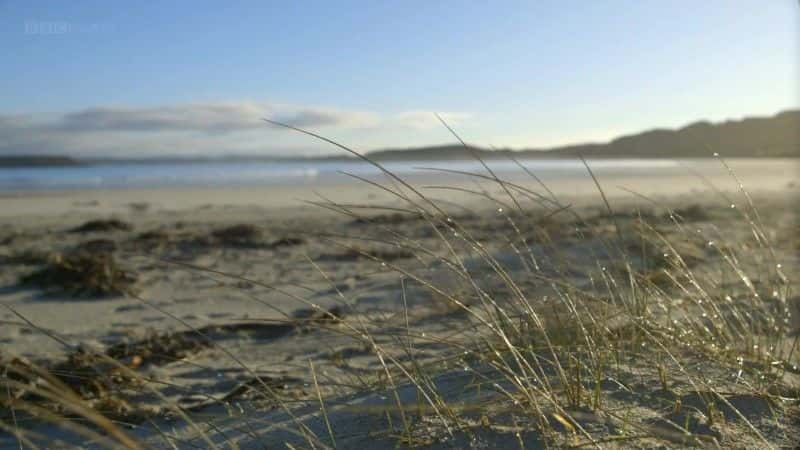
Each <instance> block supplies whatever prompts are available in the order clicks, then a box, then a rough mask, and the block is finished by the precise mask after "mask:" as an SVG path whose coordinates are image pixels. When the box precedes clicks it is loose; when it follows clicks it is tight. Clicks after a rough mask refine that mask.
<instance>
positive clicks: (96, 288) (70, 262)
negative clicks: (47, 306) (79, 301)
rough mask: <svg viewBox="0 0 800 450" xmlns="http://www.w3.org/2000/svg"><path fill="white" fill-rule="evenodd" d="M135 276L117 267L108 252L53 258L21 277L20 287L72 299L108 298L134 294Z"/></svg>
mask: <svg viewBox="0 0 800 450" xmlns="http://www.w3.org/2000/svg"><path fill="white" fill-rule="evenodd" d="M136 280H137V277H136V275H135V274H134V273H131V272H129V271H127V270H124V269H122V268H121V267H119V265H118V264H117V262H116V261H115V259H114V257H113V256H112V255H111V254H109V253H96V254H89V253H85V252H80V253H76V254H72V255H66V256H64V255H61V254H57V255H54V256H53V257H52V258H51V259H50V261H49V262H48V263H47V264H46V265H45V266H44V267H42V268H41V269H39V270H37V271H35V272H33V273H30V274H28V275H25V276H23V277H22V278H21V279H20V283H21V284H25V285H33V286H37V287H40V288H42V289H44V290H45V291H47V292H51V293H58V292H64V293H68V294H70V295H73V296H75V297H78V296H89V297H107V296H115V295H132V294H135V293H136V290H135V289H134V284H135V283H136Z"/></svg>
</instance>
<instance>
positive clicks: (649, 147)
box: [0, 110, 800, 168]
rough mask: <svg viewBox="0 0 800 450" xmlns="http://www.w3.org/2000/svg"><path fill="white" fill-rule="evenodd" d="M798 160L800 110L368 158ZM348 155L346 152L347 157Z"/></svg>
mask: <svg viewBox="0 0 800 450" xmlns="http://www.w3.org/2000/svg"><path fill="white" fill-rule="evenodd" d="M714 152H719V153H720V155H721V156H723V157H725V158H797V157H800V110H788V111H783V112H780V113H778V114H775V115H773V116H770V117H749V118H745V119H742V120H729V121H725V122H719V123H711V122H707V121H699V122H694V123H691V124H688V125H686V126H684V127H681V128H678V129H651V130H647V131H643V132H641V133H636V134H630V135H625V136H621V137H618V138H616V139H613V140H611V141H608V142H605V143H584V144H574V145H566V146H560V147H555V148H544V149H532V148H523V149H509V148H504V149H497V150H493V149H487V148H482V147H479V146H472V145H470V146H468V147H465V146H463V145H460V144H444V145H433V146H424V147H416V148H392V149H382V150H373V151H368V152H366V153H364V156H366V157H367V158H369V159H370V160H373V161H377V162H383V161H450V160H468V159H475V157H480V158H481V159H485V160H509V159H511V158H515V159H574V158H578V157H581V156H582V157H585V158H589V159H694V158H713V157H714ZM342 153H344V152H342ZM354 159H356V157H355V156H353V155H350V154H339V155H321V156H300V157H293V156H269V157H267V156H258V155H242V154H240V155H229V156H219V157H196V156H193V157H180V156H167V157H152V158H148V157H143V158H131V157H122V158H97V157H95V158H76V157H71V156H65V155H64V156H59V155H43V156H39V155H19V156H0V168H2V167H47V166H56V167H63V166H76V165H91V164H153V163H162V162H163V163H170V164H175V163H206V162H228V161H230V162H249V161H262V162H263V161H276V162H319V161H350V160H354Z"/></svg>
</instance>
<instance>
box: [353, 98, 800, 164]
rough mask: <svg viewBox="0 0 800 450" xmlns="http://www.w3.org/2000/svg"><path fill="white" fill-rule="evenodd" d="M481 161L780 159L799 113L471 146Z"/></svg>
mask: <svg viewBox="0 0 800 450" xmlns="http://www.w3.org/2000/svg"><path fill="white" fill-rule="evenodd" d="M471 150H472V152H477V153H478V154H479V155H480V156H481V157H482V158H485V159H495V158H507V157H508V156H509V155H513V156H515V157H518V158H565V157H576V156H578V155H583V156H586V157H600V158H702V157H709V156H711V155H712V154H713V152H719V153H720V154H722V155H723V156H726V157H745V158H750V157H753V158H785V157H798V156H800V110H789V111H784V112H781V113H778V114H776V115H774V116H771V117H750V118H745V119H742V120H729V121H725V122H720V123H711V122H708V121H700V122H695V123H692V124H689V125H686V126H684V127H682V128H678V129H674V130H669V129H653V130H648V131H644V132H641V133H636V134H631V135H627V136H621V137H618V138H616V139H614V140H612V141H609V142H606V143H587V144H576V145H569V146H563V147H556V148H548V149H522V150H516V151H512V150H508V149H503V150H489V149H484V148H479V147H472V148H471ZM368 156H369V157H370V158H373V159H375V160H378V161H389V160H420V159H437V160H441V159H445V160H447V159H465V158H471V157H472V153H471V152H470V151H468V150H465V149H464V148H463V147H462V146H460V145H455V144H454V145H441V146H432V147H420V148H413V149H387V150H378V151H373V152H370V153H368Z"/></svg>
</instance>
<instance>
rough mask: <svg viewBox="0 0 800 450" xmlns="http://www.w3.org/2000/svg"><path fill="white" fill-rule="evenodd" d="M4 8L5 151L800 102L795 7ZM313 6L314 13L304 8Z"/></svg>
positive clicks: (385, 131) (527, 126) (354, 141)
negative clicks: (284, 127) (286, 125)
mask: <svg viewBox="0 0 800 450" xmlns="http://www.w3.org/2000/svg"><path fill="white" fill-rule="evenodd" d="M231 3H236V4H235V5H229V4H227V3H221V2H201V1H193V2H177V1H176V2H140V3H134V2H125V3H123V2H101V1H81V2H55V1H54V2H36V1H24V2H23V1H15V0H0V53H2V54H3V55H4V57H3V58H2V61H0V71H2V73H3V77H2V79H0V98H1V99H2V100H0V154H14V153H31V152H39V153H67V154H73V155H92V156H98V155H100V156H130V155H132V154H135V155H141V156H150V155H165V154H202V155H207V154H225V153H257V154H314V153H323V152H333V151H335V150H334V149H330V148H326V147H324V146H322V145H321V144H319V143H317V142H314V141H311V140H309V139H307V138H304V137H302V136H297V135H294V134H291V133H288V132H285V131H278V130H275V129H272V128H269V127H267V126H265V125H264V124H263V123H260V121H259V118H260V117H271V118H275V119H279V120H285V121H289V122H292V123H295V124H299V125H302V126H304V127H307V128H309V129H312V130H315V131H319V132H321V133H323V134H325V135H327V136H330V137H332V138H335V139H338V140H341V141H343V142H344V143H347V144H350V145H352V146H354V147H355V148H358V149H362V150H368V149H374V148H380V147H402V146H416V145H424V144H436V143H443V142H450V141H452V139H451V138H450V136H449V135H448V133H447V131H446V130H445V129H444V128H443V127H442V126H441V125H439V124H438V122H437V121H436V119H435V117H434V116H433V114H432V113H433V112H439V113H441V114H442V115H443V116H444V117H445V118H446V120H448V122H451V123H452V124H453V125H454V126H455V128H456V129H457V130H458V131H459V132H460V133H461V134H462V135H463V136H464V137H465V139H466V140H468V141H470V142H474V143H476V144H479V145H494V146H499V147H503V146H512V147H547V146H553V145H558V144H566V143H574V142H584V141H602V140H607V139H609V138H612V137H614V136H617V135H619V134H623V133H629V132H635V131H640V130H642V129H646V128H651V127H655V126H662V127H677V126H681V125H684V124H686V123H688V122H691V121H694V120H698V119H710V120H715V121H716V120H724V119H728V118H741V117H743V116H750V115H770V114H773V113H775V112H778V111H779V110H783V109H788V108H796V107H797V106H798V98H800V93H799V92H798V83H797V80H798V79H800V73H798V58H800V56H799V54H800V48H799V45H800V44H798V42H799V40H800V6H798V2H797V1H795V0H769V1H763V0H762V1H758V0H748V1H745V0H725V1H723V0H708V1H703V2H697V1H682V0H681V1H678V0H675V1H666V2H665V1H648V0H641V1H634V0H629V1H584V2H570V3H569V5H567V2H563V1H539V2H533V1H526V2H499V1H498V2H467V1H462V2H455V1H449V2H448V1H442V2H429V1H420V2H417V1H406V2H377V1H370V2H310V1H309V2H264V1H252V2H248V1H241V2H231ZM300 5H302V6H300Z"/></svg>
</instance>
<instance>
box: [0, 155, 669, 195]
mask: <svg viewBox="0 0 800 450" xmlns="http://www.w3.org/2000/svg"><path fill="white" fill-rule="evenodd" d="M520 162H521V163H522V164H523V165H524V166H525V167H526V168H528V169H529V170H531V171H533V172H534V173H536V174H537V175H538V176H540V177H542V178H552V177H561V176H572V175H577V174H586V168H585V167H584V166H583V164H582V163H581V162H580V161H579V160H523V161H520ZM488 164H489V166H490V167H491V168H492V170H494V171H496V172H497V173H509V172H515V173H522V170H521V169H520V168H519V167H518V166H517V165H516V164H514V163H513V162H512V161H490V162H488ZM678 165H679V164H678V163H677V162H676V161H671V160H653V159H648V160H632V159H631V160H628V159H623V160H596V161H592V162H591V166H592V168H593V169H594V170H597V171H633V170H636V171H641V170H648V169H650V170H659V169H660V170H663V169H669V168H674V167H678ZM384 166H385V167H386V168H388V169H389V170H391V171H392V172H394V173H396V174H399V175H404V176H409V175H414V174H423V173H428V174H430V173H434V172H430V171H426V170H424V169H421V168H425V167H436V168H445V169H451V170H462V171H473V172H482V173H485V171H484V170H483V169H482V167H481V166H480V163H478V162H477V161H466V160H465V161H403V162H387V163H385V164H384ZM341 172H348V173H352V174H355V175H359V176H371V175H378V174H379V171H378V169H377V168H375V167H374V166H372V165H370V164H368V163H365V162H360V161H291V162H284V161H281V162H274V161H255V162H252V161H250V162H239V161H237V162H232V161H210V162H181V163H165V162H150V163H103V164H93V165H86V166H75V167H36V168H0V191H5V192H13V191H31V190H63V189H93V188H95V189H114V188H145V187H166V186H237V185H270V184H298V183H315V182H325V181H334V180H346V179H347V178H346V177H345V176H343V175H341Z"/></svg>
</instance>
